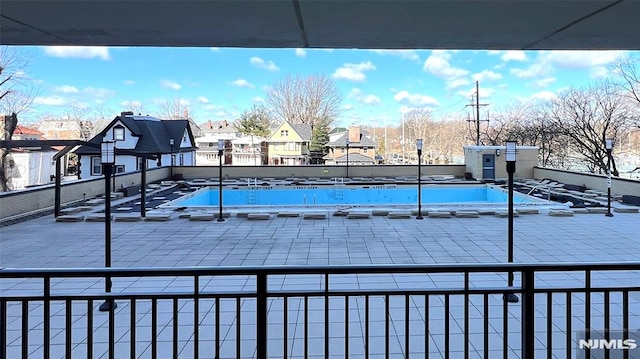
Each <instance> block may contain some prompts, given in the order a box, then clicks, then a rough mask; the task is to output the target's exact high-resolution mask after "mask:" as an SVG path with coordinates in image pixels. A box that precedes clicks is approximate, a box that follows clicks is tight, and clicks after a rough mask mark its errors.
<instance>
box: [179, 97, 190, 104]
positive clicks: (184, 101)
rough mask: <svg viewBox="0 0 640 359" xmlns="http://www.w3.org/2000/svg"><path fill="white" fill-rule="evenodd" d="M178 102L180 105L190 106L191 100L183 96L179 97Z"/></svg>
mask: <svg viewBox="0 0 640 359" xmlns="http://www.w3.org/2000/svg"><path fill="white" fill-rule="evenodd" d="M178 103H179V104H180V105H182V106H191V102H189V100H187V99H184V98H179V99H178Z"/></svg>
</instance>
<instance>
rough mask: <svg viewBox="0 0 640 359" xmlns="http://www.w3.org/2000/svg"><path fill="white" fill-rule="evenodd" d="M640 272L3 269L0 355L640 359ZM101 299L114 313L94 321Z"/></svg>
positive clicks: (564, 268)
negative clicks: (109, 284) (109, 283)
mask: <svg viewBox="0 0 640 359" xmlns="http://www.w3.org/2000/svg"><path fill="white" fill-rule="evenodd" d="M509 273H513V274H514V275H515V279H516V281H515V284H514V286H513V287H507V286H506V283H507V276H508V275H509ZM638 274H640V263H614V264H532V265H524V264H518V265H502V264H501V265H428V266H415V265H411V266H397V265H385V266H346V267H334V266H329V267H309V266H304V267H258V268H248V267H232V268H229V267H225V268H220V267H198V268H193V267H191V268H160V269H147V268H120V269H109V270H105V269H45V270H42V269H3V270H0V294H1V296H0V350H1V352H0V357H2V358H20V357H21V358H31V357H34V358H62V357H65V358H71V357H72V356H73V357H79V358H102V357H107V358H123V357H127V358H136V357H139V356H143V357H151V358H168V357H173V358H180V357H185V358H223V357H233V358H244V357H249V358H253V357H257V358H267V357H268V358H283V357H304V358H307V357H317V356H322V357H325V358H328V357H336V356H338V357H344V358H352V357H364V358H369V357H372V356H380V357H385V358H390V357H393V358H397V357H404V358H416V357H428V358H432V357H443V358H469V357H473V358H477V357H483V358H512V357H519V358H525V359H529V358H560V357H567V358H573V357H575V356H574V355H578V357H584V358H589V357H590V355H591V354H597V353H600V352H601V349H597V347H598V345H599V343H600V344H602V343H604V344H606V345H607V346H609V348H610V349H609V350H606V351H604V352H603V353H604V357H605V358H608V357H610V355H611V353H616V354H617V353H619V354H620V355H621V357H623V358H638V357H639V355H640V341H636V340H638V338H637V334H638V333H637V332H634V329H633V328H636V329H637V328H640V319H639V318H640V295H639V294H640V283H639V281H640V276H639V275H638ZM105 277H108V278H111V279H112V280H113V290H112V293H111V294H105V293H103V292H101V291H102V290H103V289H102V288H104V286H103V285H102V284H101V283H102V282H103V281H104V280H105V279H104V278H105ZM507 293H514V294H516V295H518V296H519V298H520V302H519V303H507V302H506V301H505V300H504V299H503V296H504V295H505V294H507ZM104 301H113V302H114V303H116V304H117V308H116V309H115V310H112V311H109V312H108V313H103V312H99V311H98V310H97V309H96V308H97V307H98V306H99V305H100V304H101V303H102V302H104ZM600 333H604V334H600ZM636 344H637V348H636V349H634V348H635V347H634V346H635V345H636ZM580 345H582V347H583V348H582V349H580ZM590 348H591V350H590ZM614 351H616V352H614Z"/></svg>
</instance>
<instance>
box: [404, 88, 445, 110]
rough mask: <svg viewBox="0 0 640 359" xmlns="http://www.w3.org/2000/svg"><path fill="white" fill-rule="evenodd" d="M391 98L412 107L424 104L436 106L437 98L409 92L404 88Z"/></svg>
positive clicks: (423, 105)
mask: <svg viewBox="0 0 640 359" xmlns="http://www.w3.org/2000/svg"><path fill="white" fill-rule="evenodd" d="M393 99H394V100H395V101H396V102H398V103H401V104H403V105H405V106H412V107H425V106H438V105H439V103H438V100H436V99H435V98H433V97H431V96H427V95H421V94H411V93H409V92H408V91H406V90H402V91H400V92H398V93H397V94H395V96H393Z"/></svg>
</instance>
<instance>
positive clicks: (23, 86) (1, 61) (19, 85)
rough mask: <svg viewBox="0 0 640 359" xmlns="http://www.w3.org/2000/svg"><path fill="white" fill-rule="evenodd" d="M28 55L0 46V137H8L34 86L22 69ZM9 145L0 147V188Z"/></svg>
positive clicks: (5, 177)
mask: <svg viewBox="0 0 640 359" xmlns="http://www.w3.org/2000/svg"><path fill="white" fill-rule="evenodd" d="M28 63H29V59H28V57H27V56H26V54H24V53H23V51H22V50H21V49H19V48H16V47H9V46H1V47H0V115H2V123H3V125H2V131H1V132H0V139H1V140H11V137H12V136H13V132H14V131H15V129H16V127H17V126H18V115H19V114H20V113H23V112H24V111H26V110H28V109H29V107H30V106H31V104H32V103H33V99H34V98H35V97H36V95H37V93H38V90H37V87H35V86H34V83H33V81H31V80H30V79H29V78H28V77H27V76H26V75H25V73H24V69H25V68H26V67H27V65H28ZM10 152H11V149H10V148H0V191H2V192H6V191H8V190H9V186H8V182H9V179H10V178H9V176H8V174H7V171H8V164H9V160H10Z"/></svg>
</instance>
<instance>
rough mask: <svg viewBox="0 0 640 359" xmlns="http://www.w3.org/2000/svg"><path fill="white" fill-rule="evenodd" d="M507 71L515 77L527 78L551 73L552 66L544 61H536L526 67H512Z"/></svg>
mask: <svg viewBox="0 0 640 359" xmlns="http://www.w3.org/2000/svg"><path fill="white" fill-rule="evenodd" d="M509 72H510V73H511V74H512V75H514V76H515V77H517V78H521V79H528V78H535V77H545V76H548V75H549V74H551V73H553V67H552V66H550V65H549V64H548V63H545V62H536V63H534V64H532V65H531V66H529V67H527V68H526V69H517V68H513V69H510V70H509Z"/></svg>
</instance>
